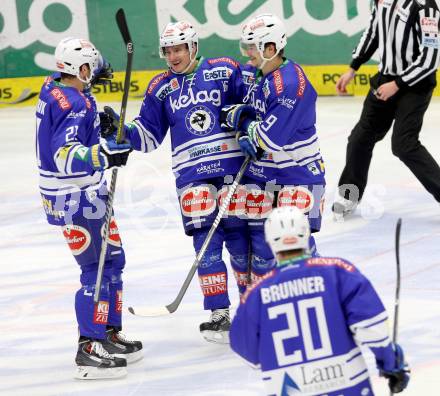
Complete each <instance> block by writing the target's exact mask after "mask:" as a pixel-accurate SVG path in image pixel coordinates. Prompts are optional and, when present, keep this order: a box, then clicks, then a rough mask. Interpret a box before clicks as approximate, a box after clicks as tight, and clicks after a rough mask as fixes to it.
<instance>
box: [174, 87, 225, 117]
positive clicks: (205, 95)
mask: <svg viewBox="0 0 440 396" xmlns="http://www.w3.org/2000/svg"><path fill="white" fill-rule="evenodd" d="M206 102H211V103H212V104H213V105H214V106H220V104H221V92H220V90H219V89H211V90H210V91H209V92H208V91H206V90H203V91H198V92H196V93H194V92H193V90H192V89H190V90H189V95H183V94H182V95H179V97H178V98H177V99H175V100H174V99H173V98H172V97H171V96H170V105H171V110H172V111H173V113H175V112H176V111H177V110H180V109H184V108H185V107H188V106H191V105H196V104H199V103H206Z"/></svg>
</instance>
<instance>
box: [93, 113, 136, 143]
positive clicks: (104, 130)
mask: <svg viewBox="0 0 440 396" xmlns="http://www.w3.org/2000/svg"><path fill="white" fill-rule="evenodd" d="M99 120H100V127H101V136H102V137H103V138H105V139H113V140H116V135H117V133H118V126H119V114H118V113H116V112H115V111H114V110H113V109H112V108H111V107H110V106H104V111H100V112H99ZM130 133H131V131H130V128H129V127H128V126H127V125H124V138H127V139H128V140H130Z"/></svg>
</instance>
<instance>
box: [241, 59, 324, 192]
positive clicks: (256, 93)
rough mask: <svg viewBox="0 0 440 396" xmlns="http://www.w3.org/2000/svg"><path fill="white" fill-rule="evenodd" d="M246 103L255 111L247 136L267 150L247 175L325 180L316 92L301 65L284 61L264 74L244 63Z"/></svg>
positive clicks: (281, 179)
mask: <svg viewBox="0 0 440 396" xmlns="http://www.w3.org/2000/svg"><path fill="white" fill-rule="evenodd" d="M242 74H243V81H244V84H245V96H244V99H243V102H244V103H248V104H250V105H251V106H252V107H253V108H254V109H255V111H256V113H257V120H256V121H255V122H252V123H251V124H250V125H249V127H248V134H249V135H250V136H251V138H252V139H253V140H254V141H255V143H256V144H257V145H258V146H260V147H261V148H262V149H263V150H264V151H265V153H264V156H263V157H262V159H261V160H259V161H257V162H255V163H253V164H252V165H251V166H250V167H249V170H248V172H247V175H248V176H250V177H252V178H255V179H256V180H259V181H265V182H267V181H271V180H276V183H277V184H291V185H310V184H324V182H325V179H324V174H325V170H324V162H323V159H322V156H321V152H320V148H319V142H318V136H317V134H316V128H315V123H316V98H317V94H316V91H315V89H314V88H313V86H312V85H311V83H310V82H309V81H308V79H307V77H306V75H305V73H304V71H303V70H302V69H301V67H300V66H299V65H298V64H296V63H294V62H293V61H291V60H285V61H284V63H283V64H282V65H281V66H280V67H279V68H278V69H276V70H274V71H273V72H271V73H268V74H267V75H266V76H263V75H262V73H261V71H259V70H258V69H256V68H254V67H252V66H251V65H245V66H244V67H243V71H242Z"/></svg>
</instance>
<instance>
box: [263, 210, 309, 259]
mask: <svg viewBox="0 0 440 396" xmlns="http://www.w3.org/2000/svg"><path fill="white" fill-rule="evenodd" d="M264 232H265V237H266V241H267V243H268V244H269V246H270V247H271V249H272V251H273V253H274V255H276V254H277V253H279V252H285V251H288V250H298V249H301V250H308V249H309V238H310V225H309V221H308V219H307V217H306V216H305V215H304V214H303V213H302V212H301V210H300V209H298V208H297V207H295V206H283V207H281V208H275V209H273V210H272V212H271V214H270V215H269V217H268V218H267V220H266V222H265V224H264Z"/></svg>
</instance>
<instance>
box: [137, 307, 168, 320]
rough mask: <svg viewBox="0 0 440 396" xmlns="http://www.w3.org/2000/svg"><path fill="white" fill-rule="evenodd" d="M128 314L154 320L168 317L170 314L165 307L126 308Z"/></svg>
mask: <svg viewBox="0 0 440 396" xmlns="http://www.w3.org/2000/svg"><path fill="white" fill-rule="evenodd" d="M128 312H130V313H131V314H133V315H135V316H142V317H147V318H154V317H158V316H165V315H169V314H170V313H171V312H170V311H169V310H168V308H167V307H137V308H134V307H128Z"/></svg>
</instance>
